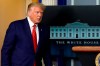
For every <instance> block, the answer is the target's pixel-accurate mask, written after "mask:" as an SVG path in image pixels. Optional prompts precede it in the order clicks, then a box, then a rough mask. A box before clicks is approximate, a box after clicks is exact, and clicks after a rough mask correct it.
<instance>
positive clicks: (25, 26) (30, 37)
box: [23, 18, 33, 50]
mask: <svg viewBox="0 0 100 66" xmlns="http://www.w3.org/2000/svg"><path fill="white" fill-rule="evenodd" d="M23 28H24V30H25V33H26V35H27V38H29V41H30V42H29V43H31V44H30V47H31V48H32V50H33V41H32V35H31V30H30V27H29V23H28V20H27V18H26V19H25V21H24V27H23Z"/></svg>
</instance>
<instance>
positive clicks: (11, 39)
mask: <svg viewBox="0 0 100 66" xmlns="http://www.w3.org/2000/svg"><path fill="white" fill-rule="evenodd" d="M15 42H16V41H15V26H14V23H11V24H10V25H9V27H8V29H7V31H6V35H5V39H4V43H3V46H2V49H1V66H11V65H10V64H11V56H12V51H13V50H12V49H13V46H14V44H15Z"/></svg>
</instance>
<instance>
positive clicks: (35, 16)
mask: <svg viewBox="0 0 100 66" xmlns="http://www.w3.org/2000/svg"><path fill="white" fill-rule="evenodd" d="M28 16H29V17H30V19H31V21H32V22H34V23H35V24H38V23H40V22H41V20H42V16H43V9H42V8H41V7H39V6H34V7H31V9H30V11H28Z"/></svg>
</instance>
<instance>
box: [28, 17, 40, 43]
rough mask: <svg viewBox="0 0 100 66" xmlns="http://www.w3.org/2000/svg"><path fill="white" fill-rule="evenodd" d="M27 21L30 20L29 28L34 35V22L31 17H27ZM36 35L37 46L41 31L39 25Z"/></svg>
mask: <svg viewBox="0 0 100 66" xmlns="http://www.w3.org/2000/svg"><path fill="white" fill-rule="evenodd" d="M27 20H28V23H29V26H30V30H31V33H32V30H33V28H34V27H33V25H34V22H32V21H31V20H30V18H29V17H27ZM36 35H37V44H38V42H39V29H38V25H37V24H36Z"/></svg>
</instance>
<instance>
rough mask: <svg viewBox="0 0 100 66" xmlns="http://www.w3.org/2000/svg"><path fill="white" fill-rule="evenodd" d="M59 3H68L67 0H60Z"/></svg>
mask: <svg viewBox="0 0 100 66" xmlns="http://www.w3.org/2000/svg"><path fill="white" fill-rule="evenodd" d="M58 5H67V0H58Z"/></svg>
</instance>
